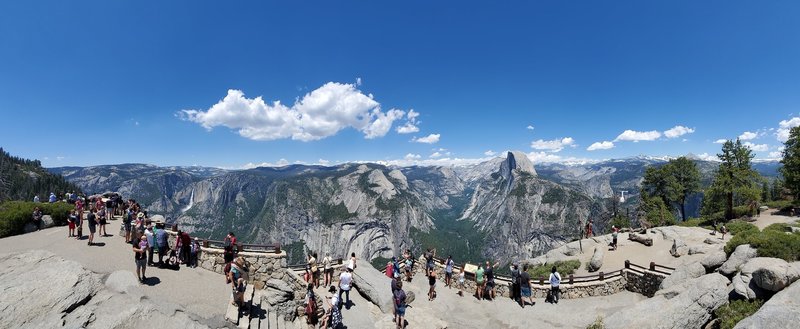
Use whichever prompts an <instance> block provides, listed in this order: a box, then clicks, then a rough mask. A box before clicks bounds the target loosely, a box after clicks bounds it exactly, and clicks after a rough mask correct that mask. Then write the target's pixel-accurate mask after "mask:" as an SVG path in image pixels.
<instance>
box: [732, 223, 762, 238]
mask: <svg viewBox="0 0 800 329" xmlns="http://www.w3.org/2000/svg"><path fill="white" fill-rule="evenodd" d="M725 227H727V228H728V232H730V233H731V234H733V235H736V234H740V233H742V232H745V231H756V232H758V227H757V226H755V225H753V224H750V223H748V222H743V221H731V222H730V223H728V224H725Z"/></svg>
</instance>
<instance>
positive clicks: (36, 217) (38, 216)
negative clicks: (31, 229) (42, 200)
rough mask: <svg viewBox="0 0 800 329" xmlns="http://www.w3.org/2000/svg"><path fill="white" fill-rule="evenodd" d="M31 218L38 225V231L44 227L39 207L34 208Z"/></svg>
mask: <svg viewBox="0 0 800 329" xmlns="http://www.w3.org/2000/svg"><path fill="white" fill-rule="evenodd" d="M31 220H32V221H33V225H34V226H36V230H37V231H39V230H41V229H42V211H41V210H39V207H35V208H33V214H32V215H31Z"/></svg>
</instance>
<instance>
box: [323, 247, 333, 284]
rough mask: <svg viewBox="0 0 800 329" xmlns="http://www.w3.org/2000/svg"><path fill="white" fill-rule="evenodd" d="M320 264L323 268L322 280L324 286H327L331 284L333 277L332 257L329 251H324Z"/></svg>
mask: <svg viewBox="0 0 800 329" xmlns="http://www.w3.org/2000/svg"><path fill="white" fill-rule="evenodd" d="M322 266H323V268H324V269H325V272H324V273H323V275H324V276H325V278H324V280H323V282H324V286H325V287H327V286H330V285H331V279H333V259H331V254H330V253H329V252H326V253H325V258H323V259H322Z"/></svg>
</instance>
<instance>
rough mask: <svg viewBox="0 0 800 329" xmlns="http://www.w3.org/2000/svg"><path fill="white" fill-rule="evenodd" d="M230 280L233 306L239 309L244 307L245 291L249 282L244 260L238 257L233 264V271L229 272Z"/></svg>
mask: <svg viewBox="0 0 800 329" xmlns="http://www.w3.org/2000/svg"><path fill="white" fill-rule="evenodd" d="M228 279H229V280H230V282H231V286H232V287H231V288H232V293H233V301H232V302H231V304H233V305H236V306H238V307H243V306H244V291H245V288H246V281H247V267H245V261H244V258H242V257H238V258H236V260H234V261H233V263H231V271H230V272H228Z"/></svg>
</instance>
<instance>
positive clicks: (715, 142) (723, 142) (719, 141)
mask: <svg viewBox="0 0 800 329" xmlns="http://www.w3.org/2000/svg"><path fill="white" fill-rule="evenodd" d="M727 141H728V140H727V139H724V138H720V139H718V140H715V141H714V144H725V142H727Z"/></svg>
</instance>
